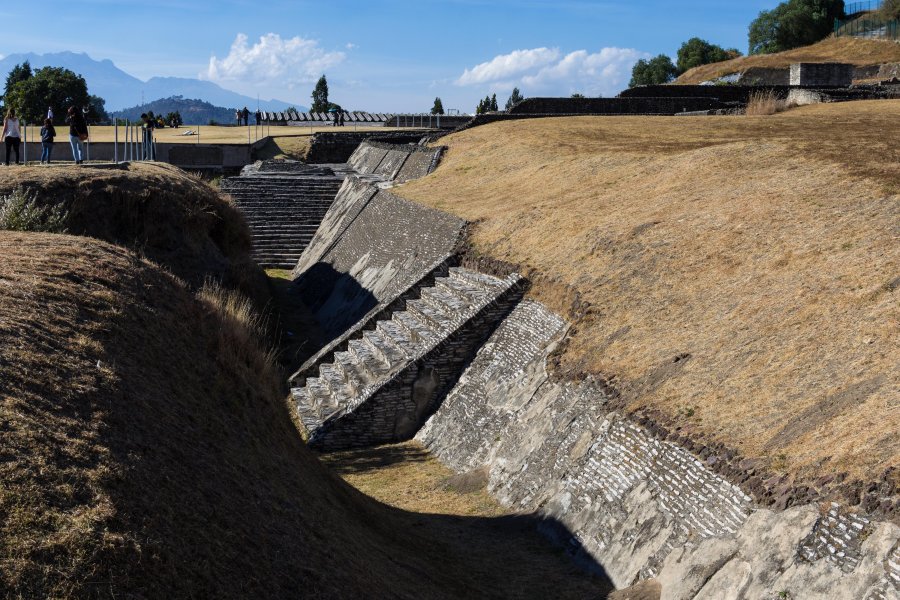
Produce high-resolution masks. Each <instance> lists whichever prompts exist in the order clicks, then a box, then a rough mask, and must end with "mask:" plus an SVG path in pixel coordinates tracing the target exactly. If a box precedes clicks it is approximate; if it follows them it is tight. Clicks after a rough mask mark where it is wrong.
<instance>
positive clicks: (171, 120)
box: [166, 110, 184, 127]
mask: <svg viewBox="0 0 900 600" xmlns="http://www.w3.org/2000/svg"><path fill="white" fill-rule="evenodd" d="M166 123H168V124H169V126H170V127H181V126H182V125H184V119H182V118H181V113H180V112H179V111H177V110H176V111H174V112H170V113H169V114H167V115H166Z"/></svg>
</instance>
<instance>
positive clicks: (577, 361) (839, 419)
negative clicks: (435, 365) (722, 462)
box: [398, 101, 900, 479]
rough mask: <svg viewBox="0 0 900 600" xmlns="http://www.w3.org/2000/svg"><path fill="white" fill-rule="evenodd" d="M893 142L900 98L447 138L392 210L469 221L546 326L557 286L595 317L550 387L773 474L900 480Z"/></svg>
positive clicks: (899, 242) (522, 127)
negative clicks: (589, 386)
mask: <svg viewBox="0 0 900 600" xmlns="http://www.w3.org/2000/svg"><path fill="white" fill-rule="evenodd" d="M898 139H900V102H897V101H882V102H859V103H846V104H833V105H818V106H811V107H805V108H800V109H796V110H793V111H790V112H786V113H781V114H778V115H774V116H769V117H752V116H751V117H746V116H744V117H721V118H678V119H675V118H664V117H653V118H629V117H626V118H616V117H581V118H567V119H541V120H528V121H518V122H506V123H498V124H493V125H489V126H484V127H478V128H475V129H472V130H469V131H465V132H462V133H459V134H454V135H451V136H448V137H446V138H444V139H443V140H441V143H442V144H447V145H448V146H449V151H448V152H447V154H446V155H445V158H444V159H443V161H442V163H441V166H440V167H439V168H438V170H437V171H436V172H435V173H434V174H432V175H431V176H429V177H427V178H425V179H422V180H419V181H416V182H412V183H409V184H406V185H405V186H402V187H400V188H399V189H398V193H400V194H401V195H403V196H405V197H406V198H410V199H413V200H416V201H419V202H422V203H424V204H428V205H431V206H434V207H437V208H441V209H443V210H447V211H449V212H453V213H455V214H457V215H460V216H461V217H464V218H466V219H468V220H470V221H476V222H477V225H476V227H475V230H474V234H473V238H472V241H473V244H474V246H475V247H476V249H477V250H478V251H479V252H480V253H482V254H486V255H490V256H492V257H494V258H497V259H501V260H505V261H509V262H512V263H517V264H520V265H521V266H522V270H523V271H524V272H526V273H533V274H536V275H537V276H536V277H535V279H536V280H537V284H536V285H535V287H534V289H533V292H532V293H533V294H534V295H535V296H536V297H537V298H539V299H541V300H544V301H545V302H547V303H548V304H550V305H551V306H552V307H553V308H555V309H557V310H559V311H561V312H564V311H565V310H566V309H567V308H568V305H567V304H566V301H565V300H563V299H562V298H561V295H560V294H559V290H560V287H561V286H560V285H558V284H562V285H563V286H569V288H570V289H575V290H577V292H579V293H580V294H581V297H582V298H583V299H584V300H586V301H587V302H589V303H590V308H589V309H588V310H587V312H586V314H584V315H583V316H581V317H580V318H579V322H577V323H576V324H575V327H574V328H573V333H572V336H571V339H570V341H569V343H568V345H567V347H566V348H565V349H564V352H563V354H562V356H561V358H560V360H561V363H560V368H561V370H562V372H563V373H566V372H568V373H573V374H575V373H580V372H583V371H590V372H595V373H600V374H603V375H605V376H607V377H610V378H612V379H613V381H614V383H615V384H616V385H617V386H618V387H619V388H620V389H622V390H623V392H624V397H625V399H626V400H627V401H628V403H629V408H630V409H631V410H639V409H647V408H649V409H657V410H659V411H661V412H663V413H664V414H666V415H669V417H670V418H671V419H680V420H681V422H682V425H683V426H685V427H686V428H688V429H689V430H692V431H694V432H697V433H698V434H700V435H702V436H703V437H704V439H706V440H707V441H718V442H723V443H726V444H728V445H729V446H732V447H736V448H737V449H738V450H740V451H741V453H742V454H744V455H745V456H764V457H770V458H772V459H773V460H774V463H775V466H776V468H778V469H784V470H786V471H788V472H791V473H794V474H798V475H801V476H817V475H818V474H821V473H829V472H834V471H847V472H849V473H850V474H851V475H853V476H859V477H862V478H867V479H868V478H871V477H877V476H878V475H879V474H880V473H881V472H882V471H883V470H884V469H886V468H887V467H889V466H900V436H897V431H898V429H900V369H898V368H897V367H898V364H900V350H898V348H900V307H898V296H897V294H898V291H897V289H898V287H900V229H898V227H900V196H898V194H900V145H898V144H897V142H896V140H898ZM548 278H552V279H555V280H556V281H555V282H554V281H549V280H548ZM681 354H690V356H691V358H690V360H687V361H680V362H679V363H678V364H679V365H680V366H678V367H673V366H672V365H673V358H674V357H676V356H678V355H681ZM687 415H691V417H688V416H687Z"/></svg>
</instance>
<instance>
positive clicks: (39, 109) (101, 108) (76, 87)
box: [6, 67, 109, 124]
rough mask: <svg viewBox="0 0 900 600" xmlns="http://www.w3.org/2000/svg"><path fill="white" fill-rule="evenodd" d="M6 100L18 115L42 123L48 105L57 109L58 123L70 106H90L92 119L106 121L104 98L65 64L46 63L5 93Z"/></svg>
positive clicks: (90, 118)
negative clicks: (50, 65)
mask: <svg viewBox="0 0 900 600" xmlns="http://www.w3.org/2000/svg"><path fill="white" fill-rule="evenodd" d="M6 103H7V105H9V106H14V107H16V109H17V110H18V111H19V115H20V116H21V117H22V118H23V119H25V120H26V121H27V122H29V123H40V122H42V121H43V120H44V117H45V116H46V114H47V113H46V111H47V107H48V106H49V107H52V108H53V109H54V115H55V116H54V118H55V120H56V122H57V124H60V123H62V122H63V119H64V118H65V114H66V111H67V110H68V108H69V107H70V106H74V107H76V108H77V109H79V110H81V109H82V108H84V107H87V108H88V113H87V119H88V121H89V122H93V123H96V122H99V121H107V120H108V119H109V116H108V115H107V114H106V107H105V104H106V103H105V102H104V100H103V99H102V98H99V97H97V96H91V95H90V94H88V89H87V82H85V80H84V77H82V76H81V75H77V74H75V73H73V72H72V71H70V70H68V69H64V68H62V67H44V68H43V69H38V70H37V71H35V72H34V75H33V76H32V77H29V78H28V79H24V80H20V81H18V82H17V83H15V84H14V85H13V87H12V89H11V90H9V92H8V93H7V95H6Z"/></svg>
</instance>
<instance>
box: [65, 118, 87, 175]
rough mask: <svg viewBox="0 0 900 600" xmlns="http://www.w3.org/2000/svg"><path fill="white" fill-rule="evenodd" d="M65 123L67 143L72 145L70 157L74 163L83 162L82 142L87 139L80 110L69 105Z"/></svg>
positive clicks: (84, 122) (85, 127) (85, 125)
mask: <svg viewBox="0 0 900 600" xmlns="http://www.w3.org/2000/svg"><path fill="white" fill-rule="evenodd" d="M66 124H68V126H69V143H70V144H71V145H72V159H73V160H74V161H75V164H76V165H80V164H82V163H84V144H83V143H82V142H84V141H85V140H86V139H88V128H87V122H86V121H85V120H84V116H82V114H81V111H80V110H77V109H76V108H75V107H74V106H70V107H69V110H68V112H67V113H66Z"/></svg>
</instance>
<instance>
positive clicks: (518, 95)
mask: <svg viewBox="0 0 900 600" xmlns="http://www.w3.org/2000/svg"><path fill="white" fill-rule="evenodd" d="M524 99H525V96H523V95H522V92H520V91H519V88H517V87H514V88H513V91H512V94H510V95H509V100H507V101H506V110H509V109H511V108H512V107H513V106H515V105H516V104H518V103H519V102H521V101H522V100H524Z"/></svg>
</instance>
